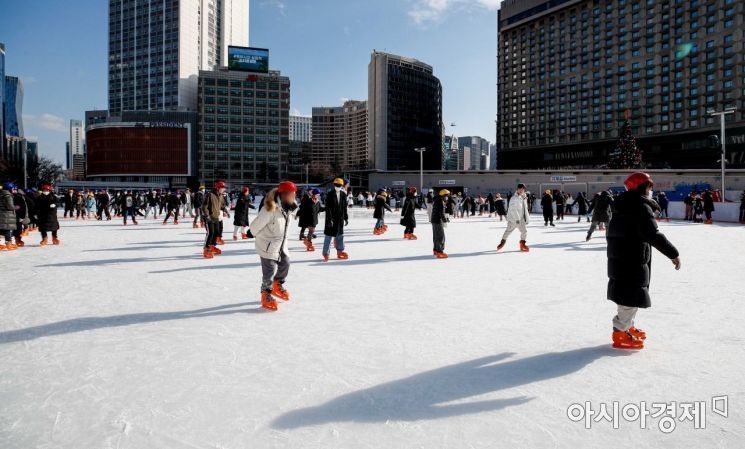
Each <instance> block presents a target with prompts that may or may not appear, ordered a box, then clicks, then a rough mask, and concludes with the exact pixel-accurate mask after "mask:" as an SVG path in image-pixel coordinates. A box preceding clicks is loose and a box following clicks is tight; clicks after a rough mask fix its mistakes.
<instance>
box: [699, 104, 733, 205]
mask: <svg viewBox="0 0 745 449" xmlns="http://www.w3.org/2000/svg"><path fill="white" fill-rule="evenodd" d="M735 110H736V109H735V108H734V107H732V106H730V107H728V108H725V109H724V111H721V112H716V111H714V110H713V109H709V110H708V111H706V113H707V114H709V115H718V116H719V126H720V131H719V133H720V136H719V140H720V142H721V145H722V156H721V159H722V202H725V195H726V191H725V190H724V175H725V170H726V169H727V141H726V140H725V137H724V116H725V115H727V114H734V113H735Z"/></svg>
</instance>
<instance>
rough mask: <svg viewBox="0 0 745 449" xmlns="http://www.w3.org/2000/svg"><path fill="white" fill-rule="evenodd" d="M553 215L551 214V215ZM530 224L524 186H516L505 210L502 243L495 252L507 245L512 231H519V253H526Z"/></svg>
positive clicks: (528, 249)
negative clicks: (505, 226)
mask: <svg viewBox="0 0 745 449" xmlns="http://www.w3.org/2000/svg"><path fill="white" fill-rule="evenodd" d="M552 214H553V213H552ZM529 222H530V210H529V209H528V196H527V195H526V194H525V184H518V185H517V189H516V190H515V194H514V195H513V197H512V199H511V200H510V205H509V206H508V208H507V229H505V230H504V234H503V235H502V241H501V242H499V245H498V246H497V251H501V250H502V248H504V245H506V244H507V239H508V238H509V236H510V234H512V231H514V230H515V229H519V230H520V251H522V252H524V253H527V252H528V251H530V248H528V245H527V243H526V242H527V240H528V223H529Z"/></svg>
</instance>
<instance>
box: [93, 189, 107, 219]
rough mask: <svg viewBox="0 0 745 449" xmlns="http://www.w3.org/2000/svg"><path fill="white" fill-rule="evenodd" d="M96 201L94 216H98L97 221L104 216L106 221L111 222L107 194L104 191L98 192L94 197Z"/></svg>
mask: <svg viewBox="0 0 745 449" xmlns="http://www.w3.org/2000/svg"><path fill="white" fill-rule="evenodd" d="M96 201H97V206H98V208H97V210H96V215H97V216H98V219H99V220H103V216H104V214H105V215H106V221H110V220H111V213H109V194H108V193H106V191H105V190H101V191H100V192H98V195H97V196H96Z"/></svg>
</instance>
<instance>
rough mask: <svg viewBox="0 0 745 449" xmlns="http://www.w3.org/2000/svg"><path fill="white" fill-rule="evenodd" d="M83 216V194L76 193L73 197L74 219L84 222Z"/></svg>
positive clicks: (84, 213) (84, 211)
mask: <svg viewBox="0 0 745 449" xmlns="http://www.w3.org/2000/svg"><path fill="white" fill-rule="evenodd" d="M85 215H86V210H85V197H84V196H83V192H78V193H77V195H75V219H76V220H80V219H83V220H85Z"/></svg>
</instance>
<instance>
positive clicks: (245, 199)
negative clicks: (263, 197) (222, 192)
mask: <svg viewBox="0 0 745 449" xmlns="http://www.w3.org/2000/svg"><path fill="white" fill-rule="evenodd" d="M249 209H256V206H254V205H253V204H251V199H250V198H249V196H248V195H247V194H245V193H242V192H241V193H239V194H238V199H237V200H236V202H235V211H234V214H235V215H234V216H233V226H248V210H249Z"/></svg>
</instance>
